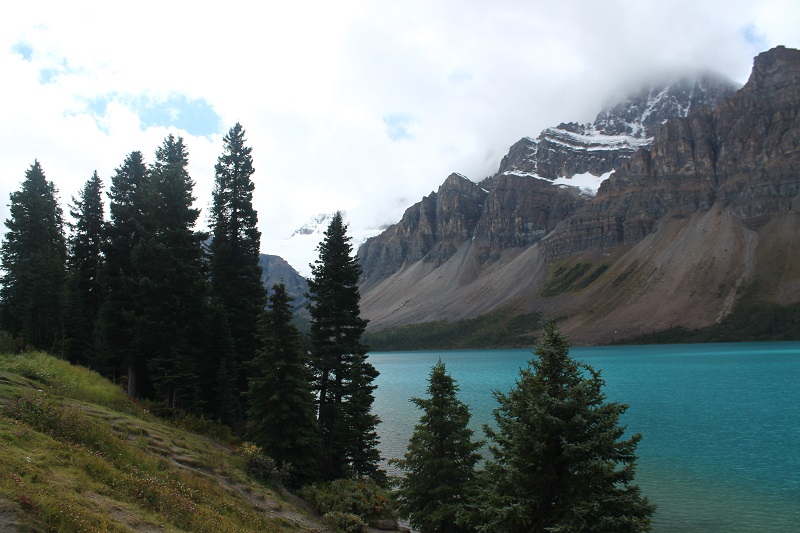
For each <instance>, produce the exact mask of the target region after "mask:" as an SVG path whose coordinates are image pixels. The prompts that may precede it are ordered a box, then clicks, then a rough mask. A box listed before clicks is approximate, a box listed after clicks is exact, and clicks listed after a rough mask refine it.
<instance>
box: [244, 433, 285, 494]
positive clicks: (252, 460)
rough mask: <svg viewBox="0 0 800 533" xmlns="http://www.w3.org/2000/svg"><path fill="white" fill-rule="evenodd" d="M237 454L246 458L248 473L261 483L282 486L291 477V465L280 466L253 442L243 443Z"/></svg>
mask: <svg viewBox="0 0 800 533" xmlns="http://www.w3.org/2000/svg"><path fill="white" fill-rule="evenodd" d="M237 453H238V454H239V455H241V456H242V457H243V458H244V460H245V467H246V468H247V471H248V472H250V473H251V474H253V475H254V476H255V477H257V478H258V479H260V480H261V481H264V482H266V483H269V484H271V485H282V484H283V482H284V481H286V479H287V478H288V477H289V471H290V470H291V466H290V465H288V464H284V465H279V464H278V463H277V462H276V461H275V459H273V458H272V457H268V456H266V455H264V452H263V451H262V450H261V448H259V447H258V446H256V445H255V444H253V443H252V442H243V443H242V445H241V446H239V448H238V450H237Z"/></svg>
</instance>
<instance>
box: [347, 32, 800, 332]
mask: <svg viewBox="0 0 800 533" xmlns="http://www.w3.org/2000/svg"><path fill="white" fill-rule="evenodd" d="M798 73H800V52H798V51H797V50H790V49H786V48H782V47H779V48H775V49H773V50H770V51H768V52H765V53H763V54H760V55H759V56H758V57H756V59H755V61H754V68H753V73H752V75H751V77H750V79H749V80H748V82H747V84H746V85H745V86H744V87H743V88H741V89H740V90H739V91H735V92H734V87H733V86H732V84H731V83H730V82H727V81H725V80H721V79H720V78H718V77H715V76H711V75H706V76H701V77H698V78H696V79H694V80H693V81H690V80H688V79H687V80H679V81H678V82H677V83H673V84H671V85H669V86H664V87H660V88H659V87H649V88H647V89H645V90H643V91H641V92H639V93H637V94H635V95H633V96H631V97H629V98H627V99H625V100H623V101H621V102H619V103H617V104H615V105H613V106H610V107H608V108H607V109H605V110H603V111H602V112H601V113H599V114H598V115H597V118H596V120H595V122H594V123H592V124H585V125H578V124H561V125H560V126H558V127H555V128H548V129H546V130H545V131H543V132H542V133H541V134H540V136H539V137H538V138H537V139H523V140H521V141H520V142H518V143H516V144H515V145H514V146H512V147H511V149H510V150H509V154H508V155H507V156H506V157H505V158H504V159H503V161H502V163H501V165H500V168H499V170H498V172H497V173H496V174H495V175H494V176H491V177H490V178H487V179H486V180H484V181H482V182H481V183H480V184H473V183H471V182H469V183H466V182H468V180H465V179H461V178H460V177H458V176H450V177H448V178H447V180H446V181H445V183H444V184H443V185H442V187H440V189H439V191H437V192H436V193H432V194H431V195H430V196H428V197H426V198H424V199H423V201H422V202H420V203H419V204H416V205H415V206H412V207H411V208H409V209H408V210H407V211H406V213H405V215H404V216H403V219H402V220H401V221H400V222H399V223H398V224H396V225H394V226H392V227H390V228H388V229H387V230H386V231H385V232H383V233H382V234H381V235H379V236H377V237H375V238H374V239H370V240H368V241H367V242H365V244H364V245H363V246H362V247H361V249H360V250H359V258H360V259H361V261H362V267H363V269H364V277H363V279H362V314H363V316H364V317H365V318H368V319H370V320H371V322H370V331H373V332H374V331H378V330H380V329H383V328H387V327H391V326H398V325H404V324H412V323H420V322H430V321H436V320H450V321H452V320H458V319H464V318H472V317H477V316H481V315H484V314H487V313H491V312H495V311H498V310H502V309H506V310H508V309H513V310H515V311H516V312H519V313H525V312H541V313H543V314H545V315H548V316H558V317H562V318H563V319H564V320H563V321H562V324H563V327H564V328H565V329H566V330H567V331H568V332H569V333H570V334H571V336H572V338H573V340H574V341H575V342H580V343H601V342H609V341H611V340H613V339H619V338H623V337H629V336H633V335H639V334H642V333H646V332H651V331H657V330H662V329H666V328H669V327H671V326H684V327H687V328H698V327H702V326H707V325H709V324H713V323H715V322H718V321H720V320H722V319H723V318H725V317H726V316H728V314H730V312H731V311H732V309H733V308H734V305H735V304H736V303H741V302H742V301H743V299H744V298H745V296H744V295H750V296H747V298H753V296H752V294H754V292H753V290H754V288H755V287H758V291H757V294H758V296H757V299H759V301H764V302H773V303H776V304H781V305H786V304H788V303H794V302H797V301H800V261H799V260H800V256H798V254H800V247H798V243H797V239H796V237H795V236H794V228H796V227H797V222H798V220H797V213H796V209H797V208H796V205H797V194H798V192H800V176H798V168H800V165H799V164H798V163H800V162H799V161H798V146H800V124H798V108H800V99H798V87H800V85H799V84H798V79H799V78H798V76H800V74H798ZM615 169H616V170H615ZM612 171H614V172H613V173H611V174H609V173H610V172H612ZM589 176H596V177H597V178H598V179H597V180H596V182H595V183H600V182H601V179H600V178H603V177H605V176H609V177H608V178H607V179H605V180H603V181H602V183H600V185H599V188H598V190H597V192H596V195H594V196H593V195H592V192H593V191H591V190H586V189H585V188H581V187H576V186H571V185H572V184H573V183H574V184H575V185H578V183H579V182H578V181H575V182H572V181H571V180H572V179H575V178H576V177H579V178H582V179H585V178H587V177H589ZM476 212H477V213H479V214H478V215H477V216H476Z"/></svg>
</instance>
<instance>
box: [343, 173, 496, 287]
mask: <svg viewBox="0 0 800 533" xmlns="http://www.w3.org/2000/svg"><path fill="white" fill-rule="evenodd" d="M487 195H488V192H487V191H486V190H484V189H482V188H481V187H480V186H478V185H476V184H475V183H473V182H472V181H470V180H468V179H467V178H465V177H464V176H462V175H460V174H451V175H450V176H448V178H447V179H446V180H445V181H444V183H443V184H442V185H441V186H440V187H439V190H438V191H436V192H432V193H431V194H430V195H428V196H425V197H424V198H423V199H422V201H421V202H419V203H417V204H414V205H413V206H411V207H409V208H408V209H406V212H405V213H404V214H403V218H402V219H401V220H400V222H398V223H397V224H394V225H393V226H391V227H389V228H388V229H386V230H385V231H384V232H383V233H381V234H380V235H378V236H377V237H373V238H371V239H368V240H367V241H366V242H365V243H364V244H362V245H361V247H360V248H359V249H358V258H359V261H360V263H361V268H362V270H363V272H364V280H366V281H368V280H370V279H372V280H375V279H380V278H383V277H386V276H388V275H391V274H393V273H394V272H396V271H398V270H399V269H400V268H401V267H402V266H403V265H404V264H410V263H414V262H417V261H425V262H428V263H434V264H435V265H440V264H441V263H443V262H445V261H447V259H449V258H450V257H451V256H452V255H453V254H454V253H455V251H456V249H457V248H458V246H459V245H460V244H461V243H462V242H464V241H465V240H467V239H470V238H472V235H473V234H474V232H475V227H476V225H477V224H478V220H479V219H480V216H481V213H482V211H483V205H484V202H485V200H486V197H487Z"/></svg>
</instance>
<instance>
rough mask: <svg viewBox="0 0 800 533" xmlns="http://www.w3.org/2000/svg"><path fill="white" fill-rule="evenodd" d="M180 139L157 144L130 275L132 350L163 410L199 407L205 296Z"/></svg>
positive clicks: (185, 155) (198, 239) (190, 184)
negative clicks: (144, 362)
mask: <svg viewBox="0 0 800 533" xmlns="http://www.w3.org/2000/svg"><path fill="white" fill-rule="evenodd" d="M187 166H188V152H187V150H186V147H185V146H184V144H183V139H182V138H181V137H178V138H175V137H174V136H173V135H169V136H168V137H167V138H166V139H165V140H164V143H163V144H162V146H161V147H160V148H159V149H158V150H156V161H155V163H154V164H153V166H152V168H151V169H150V173H149V179H148V181H147V182H146V187H145V188H144V191H143V194H144V199H143V207H144V209H143V214H144V216H143V234H142V236H141V238H140V239H139V242H138V243H137V244H136V246H135V247H134V249H133V254H132V257H131V263H132V269H133V273H134V281H135V288H134V291H135V299H136V302H135V305H134V312H135V313H136V316H135V327H136V329H135V350H136V351H137V353H139V354H149V358H148V360H147V365H146V369H147V371H148V372H149V379H150V381H151V382H152V384H153V387H154V392H155V394H156V396H157V397H158V398H160V399H162V400H163V401H164V404H165V406H166V407H168V408H173V407H178V406H180V407H182V408H185V409H196V408H197V407H198V406H199V399H200V398H199V392H200V391H199V387H198V383H197V378H198V368H197V366H198V360H199V358H200V354H201V353H202V350H203V340H204V331H205V325H206V323H207V322H206V320H207V317H208V306H207V303H208V300H207V287H206V280H205V273H204V267H203V249H202V242H203V240H204V239H205V235H203V234H202V233H195V231H194V229H193V228H194V224H195V222H196V220H197V217H198V215H199V210H197V209H194V208H192V203H193V202H194V197H193V196H192V190H193V187H194V182H193V181H192V179H191V177H190V176H189V173H188V172H187V170H186V167H187Z"/></svg>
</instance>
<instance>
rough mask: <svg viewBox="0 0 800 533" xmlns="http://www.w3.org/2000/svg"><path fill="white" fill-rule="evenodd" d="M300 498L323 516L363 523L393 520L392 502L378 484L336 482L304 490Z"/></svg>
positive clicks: (358, 481)
mask: <svg viewBox="0 0 800 533" xmlns="http://www.w3.org/2000/svg"><path fill="white" fill-rule="evenodd" d="M300 495H301V496H302V497H303V498H305V499H306V500H308V502H309V503H310V504H311V505H312V507H314V509H316V511H317V512H318V513H320V514H322V515H326V514H328V513H334V512H338V513H343V514H354V515H357V516H360V517H361V518H362V519H363V520H364V521H365V522H369V521H370V520H373V519H380V518H396V512H395V510H394V508H393V505H392V501H391V500H390V499H389V496H388V495H387V494H386V492H385V491H384V490H383V489H382V488H381V487H380V486H378V484H377V483H375V482H374V481H372V480H371V479H367V478H358V479H337V480H336V481H331V482H329V483H314V484H313V485H309V486H307V487H304V488H303V490H302V491H301V492H300Z"/></svg>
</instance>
